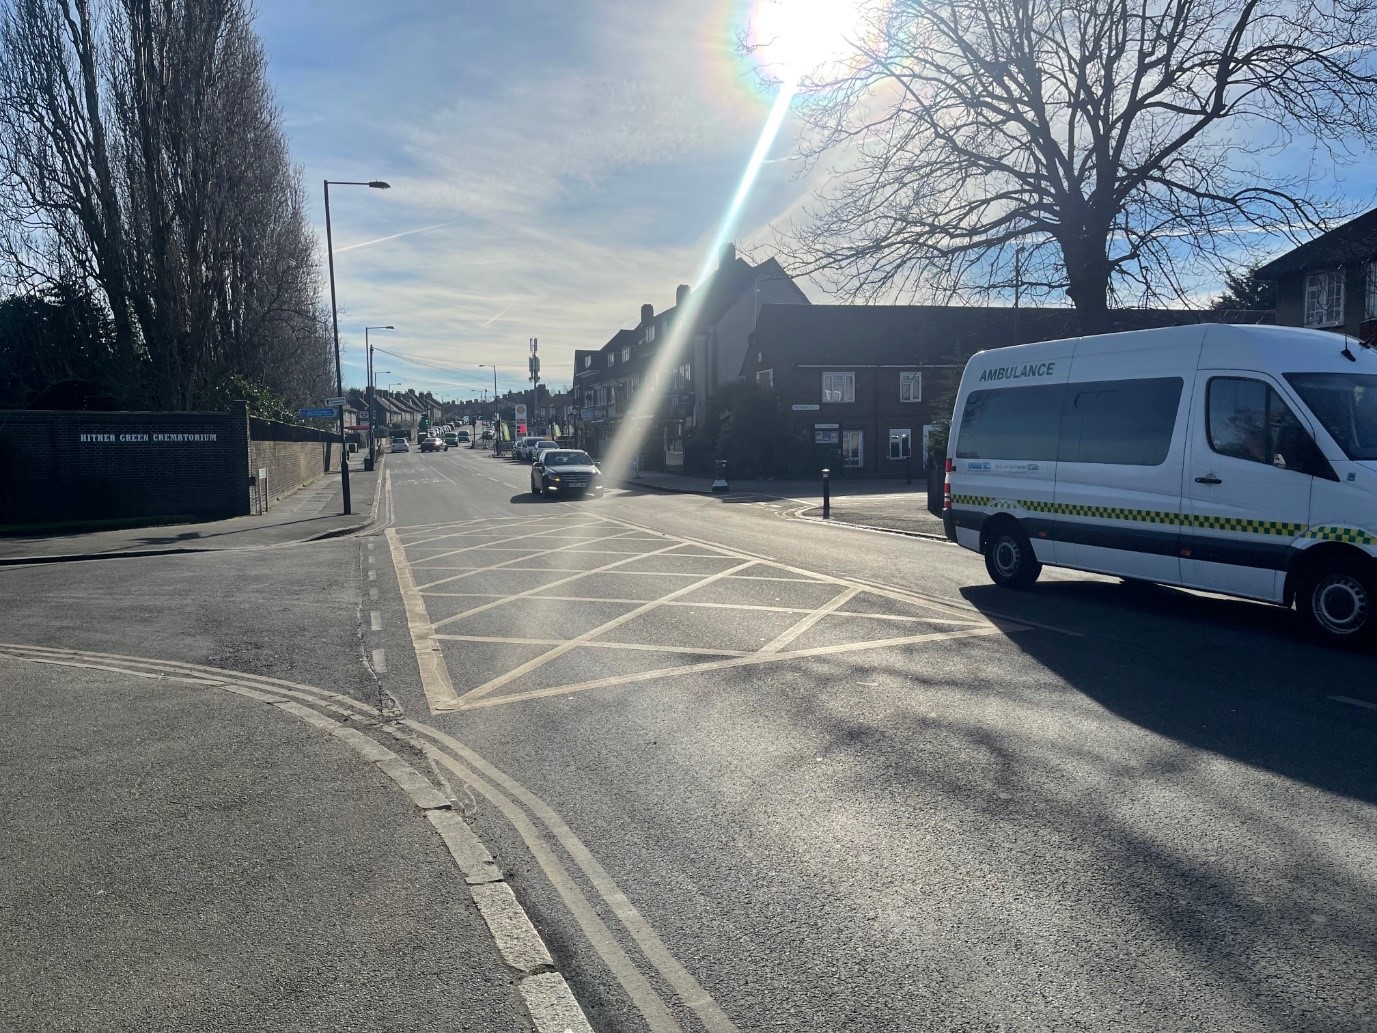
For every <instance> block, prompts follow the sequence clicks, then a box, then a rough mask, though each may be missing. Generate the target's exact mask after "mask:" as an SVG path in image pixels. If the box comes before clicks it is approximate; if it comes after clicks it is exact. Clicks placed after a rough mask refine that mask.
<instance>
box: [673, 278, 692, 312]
mask: <svg viewBox="0 0 1377 1033" xmlns="http://www.w3.org/2000/svg"><path fill="white" fill-rule="evenodd" d="M688 296H689V285H688V284H686V283H681V284H679V286H677V287H675V288H674V304H675V305H677V306H679V307H680V308H683V307H684V305H685V304H686V303H687V302H688Z"/></svg>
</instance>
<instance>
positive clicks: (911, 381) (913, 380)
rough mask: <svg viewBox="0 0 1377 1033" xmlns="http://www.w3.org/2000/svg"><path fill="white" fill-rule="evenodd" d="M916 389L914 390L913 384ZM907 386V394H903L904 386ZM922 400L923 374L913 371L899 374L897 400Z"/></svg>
mask: <svg viewBox="0 0 1377 1033" xmlns="http://www.w3.org/2000/svg"><path fill="white" fill-rule="evenodd" d="M915 384H916V385H917V386H918V390H917V391H914V390H913V387H914V385H915ZM905 387H907V388H908V394H907V395H905V394H904V388H905ZM922 400H923V374H921V373H914V372H904V373H900V374H899V401H901V402H921V401H922Z"/></svg>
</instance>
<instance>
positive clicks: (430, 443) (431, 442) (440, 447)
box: [421, 438, 449, 452]
mask: <svg viewBox="0 0 1377 1033" xmlns="http://www.w3.org/2000/svg"><path fill="white" fill-rule="evenodd" d="M421 451H422V452H447V451H449V446H448V445H446V444H445V442H444V440H443V439H442V438H422V439H421Z"/></svg>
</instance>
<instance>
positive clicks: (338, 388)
mask: <svg viewBox="0 0 1377 1033" xmlns="http://www.w3.org/2000/svg"><path fill="white" fill-rule="evenodd" d="M324 182H325V256H326V260H327V262H328V263H329V266H330V325H331V327H332V329H333V332H334V338H335V394H337V395H339V396H340V397H343V396H344V369H343V367H342V366H341V365H340V361H339V307H338V306H337V305H336V304H335V242H334V237H333V236H332V235H331V232H330V186H331V185H332V184H333V185H334V186H340V187H372V188H373V189H374V190H386V189H388V187H389V185H390V184H387V183H384V182H383V181H382V180H380V179H374V180H370V181H368V182H359V181H356V180H345V179H336V180H329V179H327V180H325V181H324ZM339 448H340V457H339V460H340V484H341V487H342V489H343V491H344V515H345V516H349V515H350V514H352V513H353V507H352V506H351V505H350V498H349V445H348V443H347V442H346V441H345V440H344V406H342V405H341V406H340V407H339Z"/></svg>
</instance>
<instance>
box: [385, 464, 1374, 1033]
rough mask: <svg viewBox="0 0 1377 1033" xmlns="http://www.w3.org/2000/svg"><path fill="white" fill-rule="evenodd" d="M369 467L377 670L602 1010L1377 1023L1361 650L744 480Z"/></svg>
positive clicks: (890, 1023) (600, 1016) (825, 1018)
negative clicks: (833, 515) (443, 761)
mask: <svg viewBox="0 0 1377 1033" xmlns="http://www.w3.org/2000/svg"><path fill="white" fill-rule="evenodd" d="M390 471H391V472H390V477H391V485H390V488H391V510H390V515H391V526H390V527H389V528H388V529H387V530H386V532H385V535H384V538H385V542H386V544H385V545H384V544H382V543H379V544H378V545H377V546H376V547H374V548H373V549H372V555H374V556H376V565H377V566H378V567H379V568H380V569H387V568H392V569H387V574H386V576H385V578H380V580H387V581H391V580H392V578H393V571H394V570H395V572H396V574H397V580H398V582H399V584H400V586H401V589H400V595H399V597H398V598H397V599H396V600H393V599H391V598H387V597H384V598H382V599H381V600H380V601H379V604H378V605H379V607H380V608H381V610H382V621H381V623H382V625H383V627H384V629H385V631H384V633H383V634H384V635H385V636H387V637H388V642H387V647H386V648H387V655H388V656H389V657H393V658H398V657H406V658H407V659H408V660H410V659H411V657H410V656H408V653H409V652H410V651H411V647H414V654H412V655H415V656H419V657H420V667H419V673H420V675H421V682H422V685H421V687H419V688H417V687H416V686H415V684H414V681H413V680H412V679H411V678H409V677H404V678H395V679H393V681H392V682H390V683H389V687H390V689H391V691H393V692H394V693H395V694H396V695H397V697H398V699H399V700H400V702H401V704H402V706H403V707H404V708H405V710H406V711H407V713H408V714H410V715H411V716H412V717H413V719H415V720H417V721H419V722H424V723H425V725H426V726H427V727H428V728H429V729H433V732H431V733H430V734H432V737H433V738H435V740H436V741H447V742H449V743H451V744H462V748H463V750H465V751H467V752H466V753H463V754H456V755H457V756H463V757H464V758H465V759H464V762H463V763H462V764H460V765H456V767H455V768H454V769H453V771H452V774H453V776H454V778H455V779H456V780H457V781H459V782H461V783H462V782H467V784H468V786H469V787H470V789H471V791H473V793H474V796H475V799H476V800H477V801H478V810H479V815H480V817H479V828H480V830H481V831H482V833H483V835H484V836H485V838H486V839H487V840H488V841H489V842H490V843H492V844H493V845H494V850H495V852H496V853H497V854H498V856H500V857H501V858H502V859H503V860H504V863H505V864H507V865H509V866H510V867H511V868H512V869H513V873H514V876H515V880H514V881H515V883H516V885H517V886H518V887H519V892H520V893H521V894H522V896H523V899H524V901H525V902H526V904H527V906H528V908H530V909H531V911H532V913H533V915H534V916H535V918H536V921H537V924H538V925H539V926H540V927H541V928H542V931H544V932H545V933H546V935H547V938H548V939H550V940H551V941H552V943H553V944H555V945H556V947H557V949H558V950H559V951H560V952H561V953H562V954H563V956H564V958H565V961H566V966H567V971H568V972H569V974H570V978H571V982H572V984H573V985H574V987H575V991H576V993H578V994H579V995H580V998H581V999H582V1000H583V1001H584V1003H585V1007H587V1008H588V1010H589V1013H590V1015H591V1016H592V1017H593V1018H594V1021H595V1024H597V1025H599V1026H600V1027H601V1028H603V1029H607V1030H640V1029H646V1028H651V1029H656V1030H661V1029H663V1030H673V1029H683V1030H703V1029H706V1030H713V1031H719V1030H732V1029H740V1030H769V1029H827V1030H934V1031H935V1030H1006V1029H1007V1030H1014V1029H1017V1030H1050V1029H1066V1030H1073V1029H1075V1030H1106V1029H1123V1030H1180V1029H1193V1030H1195V1029H1201V1030H1203V1029H1219V1030H1328V1031H1334V1030H1360V1029H1373V1028H1377V1006H1375V1005H1374V1001H1377V995H1375V994H1374V992H1373V987H1374V986H1377V911H1375V910H1374V904H1377V822H1374V820H1373V819H1374V817H1375V816H1377V815H1375V814H1374V808H1373V803H1374V799H1377V760H1375V758H1377V754H1374V750H1373V745H1374V732H1375V731H1377V678H1374V677H1373V674H1374V666H1373V660H1372V658H1371V657H1355V656H1347V655H1343V654H1339V653H1334V652H1328V651H1325V650H1323V649H1320V648H1317V647H1314V646H1311V645H1309V644H1306V643H1304V642H1302V641H1300V640H1299V639H1298V638H1297V637H1296V636H1295V634H1294V632H1293V630H1292V627H1291V624H1290V622H1289V620H1288V615H1287V614H1285V613H1284V612H1282V611H1279V610H1274V609H1271V608H1268V607H1264V606H1259V605H1252V604H1247V603H1240V602H1234V601H1228V600H1222V599H1217V598H1209V597H1205V596H1202V595H1198V594H1192V593H1186V592H1177V591H1170V590H1156V589H1146V590H1144V589H1134V588H1131V587H1129V586H1125V585H1122V584H1119V583H1118V582H1117V581H1112V580H1109V579H1102V578H1093V577H1087V576H1081V575H1076V574H1070V573H1065V572H1057V571H1049V572H1048V573H1047V574H1046V575H1045V578H1044V581H1043V583H1041V584H1040V585H1039V586H1038V588H1037V590H1036V591H1033V592H1029V593H1023V594H1018V593H1009V592H1003V591H1000V590H998V589H995V588H993V587H992V586H990V585H989V584H988V581H987V579H986V577H985V574H984V570H983V567H982V565H981V561H980V559H979V557H977V556H974V555H972V554H970V553H966V552H963V551H961V550H958V549H956V548H955V547H953V546H950V545H947V544H945V543H937V542H924V541H915V540H911V539H901V538H895V537H890V536H884V535H878V534H873V533H866V532H861V531H854V530H848V529H843V528H829V527H824V526H818V525H816V524H809V523H804V522H800V521H797V520H791V519H789V518H788V516H787V514H788V511H789V510H790V508H792V507H791V505H789V504H772V503H771V502H770V501H769V500H762V499H758V498H757V499H753V500H733V499H726V500H723V499H713V498H702V497H689V496H669V495H662V494H652V493H635V492H623V491H612V492H609V493H608V494H607V496H606V497H604V498H603V499H600V500H582V501H575V500H559V501H555V500H545V499H538V498H536V497H534V496H532V495H531V494H530V493H529V491H528V488H529V477H528V471H527V470H526V468H524V467H522V466H519V465H515V464H511V463H509V462H506V461H499V460H495V459H493V458H491V457H490V456H488V455H487V454H486V453H483V452H474V451H469V450H465V449H460V450H457V451H455V450H451V451H450V452H448V453H441V454H436V455H427V456H421V455H407V456H397V457H393V458H392V460H391V461H390ZM402 608H405V609H406V610H407V611H408V612H409V614H410V620H409V623H408V622H404V621H403V620H402V619H401V610H402ZM393 666H394V669H395V668H397V664H396V663H395V659H394V663H393ZM407 673H408V674H409V667H408V671H407Z"/></svg>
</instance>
